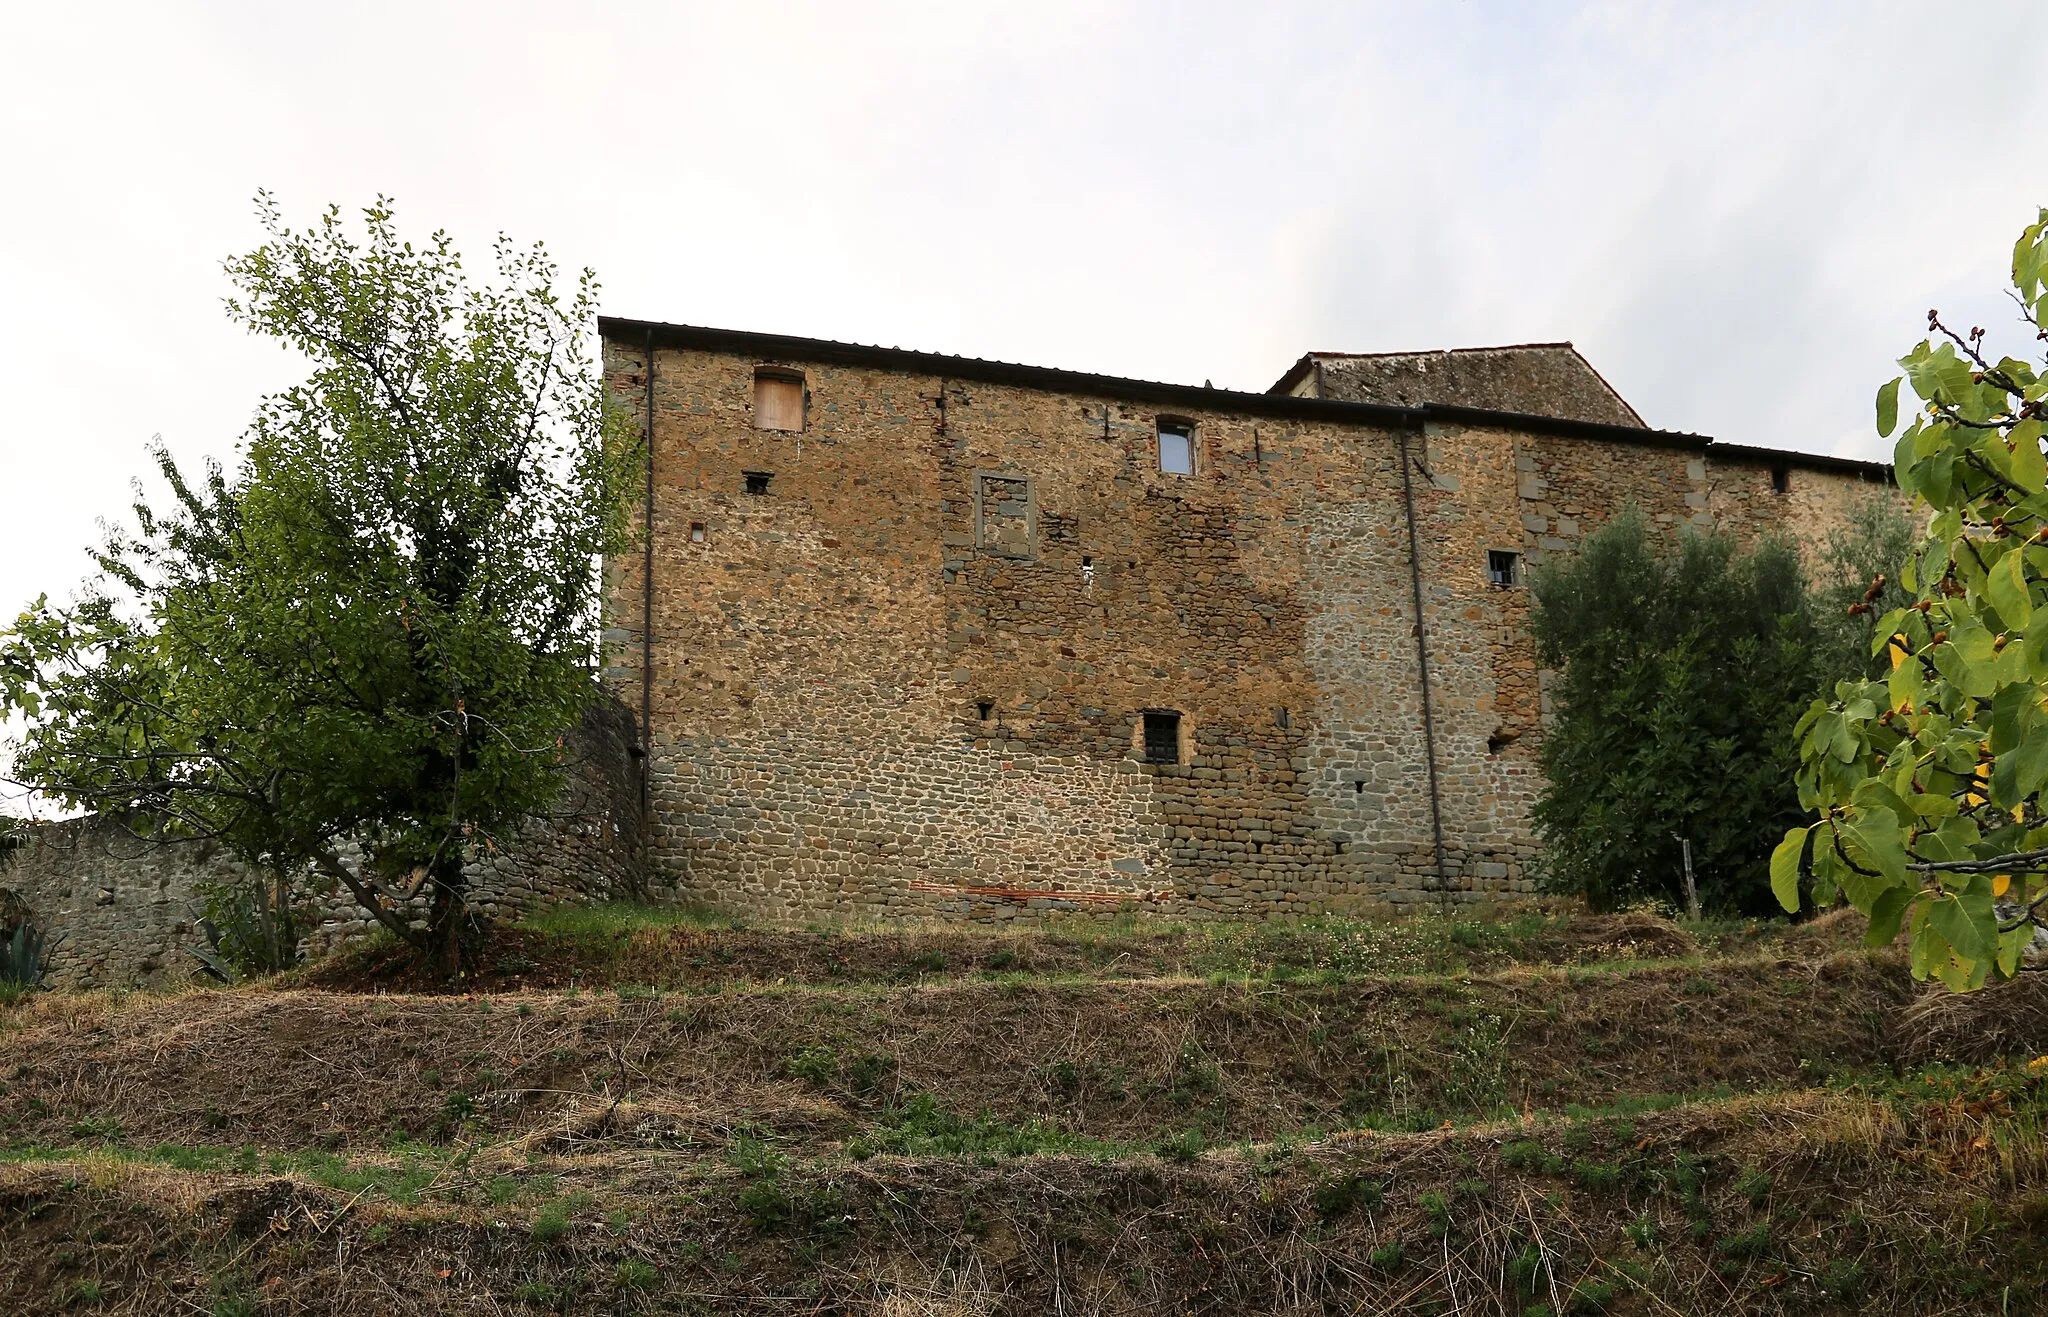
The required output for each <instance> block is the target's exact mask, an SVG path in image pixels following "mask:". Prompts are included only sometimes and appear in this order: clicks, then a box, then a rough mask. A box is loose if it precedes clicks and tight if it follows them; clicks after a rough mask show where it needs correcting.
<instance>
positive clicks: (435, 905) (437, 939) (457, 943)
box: [427, 846, 469, 979]
mask: <svg viewBox="0 0 2048 1317" xmlns="http://www.w3.org/2000/svg"><path fill="white" fill-rule="evenodd" d="M432 881H433V884H434V897H433V900H432V901H431V902H430V903H429V905H428V907H427V944H428V947H429V949H430V951H429V954H431V955H432V956H433V961H434V968H435V969H437V970H439V971H440V972H441V973H442V974H445V975H447V976H448V977H449V978H451V979H452V978H454V977H456V976H457V975H459V974H460V973H462V943H463V934H464V932H465V931H466V928H467V925H468V923H469V905H468V902H467V901H465V900H464V899H463V898H464V895H465V887H466V884H467V881H468V880H467V878H466V877H465V875H464V874H463V872H462V853H461V850H460V848H459V847H453V846H451V847H449V848H448V853H447V854H445V855H443V856H442V857H441V858H440V859H439V860H437V861H436V862H435V864H434V870H433V874H432Z"/></svg>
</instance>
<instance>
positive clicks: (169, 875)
mask: <svg viewBox="0 0 2048 1317" xmlns="http://www.w3.org/2000/svg"><path fill="white" fill-rule="evenodd" d="M565 741H566V748H567V750H568V759H567V763H566V765H565V772H564V778H563V783H564V784H563V790H562V794H561V796H560V798H559V799H558V800H557V802H556V804H555V806H554V807H553V809H552V810H551V812H550V813H549V815H548V816H547V817H545V818H539V819H533V820H529V821H528V822H526V823H525V824H524V825H522V827H521V828H520V829H519V832H518V835H517V838H516V840H514V841H513V842H512V843H511V844H510V845H508V846H507V847H505V848H504V849H503V850H502V851H500V850H494V849H480V850H479V851H478V852H477V853H476V854H474V855H472V857H471V858H470V862H469V874H470V879H471V883H472V888H471V891H470V903H471V905H472V906H473V907H474V908H475V909H477V910H479V911H480V912H482V913H484V914H486V915H489V916H492V917H497V918H514V917H517V916H518V915H519V914H521V913H523V912H525V911H528V910H535V909H541V908H544V907H547V906H551V905H563V904H577V903H581V902H585V901H596V900H605V899H609V898H611V897H614V896H624V895H629V894H640V892H641V889H640V885H639V884H640V874H641V872H642V861H641V839H640V830H639V817H640V811H639V773H638V766H637V763H636V761H635V760H634V759H633V756H632V750H633V748H634V746H635V745H636V737H635V724H634V721H633V718H632V715H631V714H630V713H629V712H627V710H626V709H625V708H623V707H622V706H620V705H619V704H617V703H616V702H615V701H610V700H605V701H600V702H598V703H595V704H593V705H592V706H591V707H590V709H589V710H588V711H587V712H586V714H585V716H584V719H583V722H582V724H581V725H580V726H579V727H577V728H576V729H575V730H574V731H573V733H572V734H571V735H569V736H568V737H567V738H565ZM25 834H26V845H25V846H24V847H23V848H22V849H20V850H19V851H17V852H16V854H15V855H14V857H13V862H12V863H11V864H10V865H9V866H8V867H7V868H6V869H5V870H0V887H4V888H7V889H9V890H12V891H14V892H16V893H18V894H19V895H20V897H21V899H22V900H23V901H24V902H25V903H26V904H27V905H28V907H29V909H30V910H31V911H32V912H33V913H34V915H35V918H36V921H37V922H38V923H39V924H40V925H41V926H42V927H43V928H44V929H45V930H46V932H47V933H48V936H49V938H50V945H49V947H48V950H47V953H46V956H45V963H46V966H47V975H48V977H47V982H48V983H49V984H50V985H51V986H53V987H64V988H95V987H112V986H148V985H160V984H167V983H179V982H184V981H186V980H187V979H189V978H191V977H192V975H193V973H194V972H195V971H196V970H198V968H199V961H198V960H197V958H195V957H194V956H193V955H192V954H191V953H190V952H189V951H187V950H186V949H185V948H187V947H193V946H204V945H205V939H204V937H203V936H202V934H201V932H200V930H199V928H198V924H197V921H198V918H199V915H200V913H201V908H202V906H203V905H204V899H203V897H202V895H201V892H200V889H201V888H202V887H203V886H206V885H209V884H214V883H220V882H224V881H234V880H236V879H238V878H239V877H241V876H242V875H241V871H240V869H239V867H238V866H237V865H236V864H235V863H234V861H232V860H231V859H229V858H228V857H227V856H226V855H224V854H222V853H220V851H219V849H218V848H217V847H215V846H213V845H211V844H210V843H204V842H171V843H162V842H152V841H145V840H143V839H141V838H138V837H137V836H136V835H135V834H134V833H133V832H132V831H131V830H130V829H128V828H126V827H124V826H123V825H122V824H121V823H120V822H119V821H118V820H114V819H108V818H85V819H71V820H65V821H62V822H52V823H39V824H31V825H28V826H27V827H26V829H25ZM656 895H661V893H656ZM316 908H317V909H318V910H319V911H320V915H319V923H318V924H317V926H316V927H315V928H314V929H313V931H312V932H311V933H310V934H309V935H308V937H307V938H306V940H305V942H304V943H303V944H302V945H303V946H304V947H305V948H306V949H307V950H309V951H317V950H326V949H331V948H332V947H335V946H338V945H340V944H341V943H343V942H346V941H347V940H349V939H350V938H352V937H358V936H361V935H362V934H364V933H366V932H368V931H369V930H370V929H371V928H373V927H374V926H375V921H374V920H372V918H371V917H370V914H369V912H368V911H366V910H364V909H362V908H361V907H360V906H358V905H356V904H355V902H354V901H353V899H351V898H350V897H349V896H348V894H347V893H346V892H345V891H342V892H338V893H336V894H333V895H330V896H328V897H326V898H323V899H321V900H319V901H317V902H316Z"/></svg>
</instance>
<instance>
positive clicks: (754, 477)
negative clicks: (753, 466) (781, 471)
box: [740, 471, 775, 495]
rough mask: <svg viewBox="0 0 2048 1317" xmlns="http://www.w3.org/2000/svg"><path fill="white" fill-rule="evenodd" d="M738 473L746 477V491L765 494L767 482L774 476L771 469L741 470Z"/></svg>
mask: <svg viewBox="0 0 2048 1317" xmlns="http://www.w3.org/2000/svg"><path fill="white" fill-rule="evenodd" d="M740 474H741V475H743V476H745V477H746V478H747V492H748V493H749V494H756V495H759V494H766V493H767V492H768V482H769V481H770V480H773V479H774V478H775V473H774V472H773V471H742V472H740Z"/></svg>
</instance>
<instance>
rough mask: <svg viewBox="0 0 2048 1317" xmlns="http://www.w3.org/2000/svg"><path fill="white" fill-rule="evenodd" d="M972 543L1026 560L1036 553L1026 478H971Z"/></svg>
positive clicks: (1034, 517)
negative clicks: (973, 533) (973, 490)
mask: <svg viewBox="0 0 2048 1317" xmlns="http://www.w3.org/2000/svg"><path fill="white" fill-rule="evenodd" d="M975 484H976V485H977V487H978V490H977V493H976V495H975V507H974V529H975V540H976V542H977V543H979V544H980V545H981V547H982V548H984V549H987V550H989V551H990V552H991V553H1000V554H1002V555H1004V556H1005V557H1009V558H1029V557H1032V556H1034V555H1035V554H1036V553H1037V552H1038V526H1037V506H1036V505H1035V504H1034V503H1033V502H1032V498H1031V480H1030V478H1029V477H1027V476H1006V475H994V474H990V473H988V472H981V473H978V474H977V475H976V476H975Z"/></svg>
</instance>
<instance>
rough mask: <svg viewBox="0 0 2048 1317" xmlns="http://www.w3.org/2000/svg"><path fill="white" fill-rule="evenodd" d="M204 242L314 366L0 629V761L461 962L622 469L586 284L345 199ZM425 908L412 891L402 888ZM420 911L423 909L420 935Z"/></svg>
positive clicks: (550, 777)
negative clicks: (16, 743) (9, 742)
mask: <svg viewBox="0 0 2048 1317" xmlns="http://www.w3.org/2000/svg"><path fill="white" fill-rule="evenodd" d="M259 212H260V214H261V217H262V220H263V223H264V227H265V229H266V231H267V233H268V235H269V241H268V242H266V243H264V244H263V245H262V246H261V247H259V248H258V249H257V250H256V251H254V252H252V253H250V254H248V255H246V256H242V257H238V258H235V259H232V260H230V261H228V262H227V267H226V268H227V272H228V274H229V276H230V278H231V279H232V281H233V283H234V285H235V288H236V296H235V297H234V298H232V299H230V301H229V302H228V309H229V311H230V313H231V314H232V315H233V316H234V317H235V318H237V319H238V320H240V321H241V322H242V323H243V324H245V325H246V326H247V327H248V328H249V329H250V330H251V331H252V332H255V333H260V334H266V335H270V336H273V337H276V338H278V339H281V340H283V341H284V342H285V343H287V344H289V345H291V346H292V347H294V348H296V349H297V350H298V351H299V352H300V353H301V354H302V355H303V356H304V357H305V358H306V360H307V362H308V364H309V367H310V372H309V374H308V376H307V378H306V379H305V381H304V382H303V383H301V384H299V385H297V386H295V387H293V388H290V389H287V390H286V391H284V392H283V393H281V394H278V395H275V396H273V397H270V398H266V399H265V400H264V401H263V403H262V404H261V406H260V407H259V409H258V410H257V413H256V416H255V420H254V422H253V424H252V426H251V428H250V429H249V431H248V433H247V435H246V436H245V438H244V440H243V443H242V445H241V454H240V459H239V461H238V462H237V463H236V465H235V467H234V469H233V471H232V473H231V474H230V473H224V472H222V471H220V470H218V469H211V470H209V472H208V474H207V477H206V479H205V480H204V481H203V482H200V483H197V484H195V483H193V482H189V481H187V480H186V479H185V478H184V477H183V475H182V474H181V473H180V472H179V471H178V469H177V468H176V466H175V465H174V464H172V463H171V462H170V461H169V459H168V458H166V457H164V456H163V455H162V454H159V455H158V464H159V467H160V469H161V470H162V472H163V474H164V476H165V477H166V479H167V480H168V482H169V484H170V486H171V489H172V492H173V496H174V502H173V504H172V506H171V508H170V510H169V511H168V512H167V513H165V514H162V515H159V514H157V513H155V512H153V511H152V510H151V509H150V508H149V507H148V506H147V505H146V504H144V503H142V502H140V501H138V503H137V506H136V516H137V528H136V530H135V531H134V532H133V533H132V534H124V535H117V536H115V537H113V538H112V539H110V541H109V542H108V544H107V546H106V547H105V549H104V550H102V552H101V553H100V555H99V560H100V566H101V568H102V576H101V578H100V580H99V581H98V583H97V584H96V585H95V586H94V587H92V588H91V589H90V590H89V592H88V593H87V595H86V597H85V599H84V601H83V602H82V603H80V604H79V605H77V606H75V607H72V608H54V607H51V606H50V605H49V604H48V603H47V602H46V601H38V603H37V604H36V605H35V606H34V607H32V608H31V609H30V610H29V611H28V612H26V613H24V614H23V615H22V617H21V619H20V621H19V622H18V623H17V624H16V626H15V628H14V629H13V630H12V631H10V632H7V633H4V634H0V709H6V710H12V711H17V712H19V713H20V714H21V715H22V716H23V717H24V718H25V719H26V720H27V731H26V734H25V736H24V738H23V741H22V744H21V746H20V749H19V752H18V753H17V754H16V756H15V759H14V770H13V771H14V774H15V776H16V777H17V778H18V779H20V780H22V781H24V782H25V783H27V784H28V785H30V786H32V787H34V788H36V789H37V790H40V791H42V792H45V793H47V794H48V795H50V796H51V797H53V798H55V799H57V800H59V801H62V802H64V803H66V804H69V805H72V806H76V807H79V808H84V809H89V810H94V811H100V812H108V813H115V814H118V815H120V816H122V817H124V818H127V819H129V820H130V821H131V823H132V824H133V826H135V827H137V829H138V830H139V831H143V832H146V833H148V834H150V835H160V836H180V837H194V836H201V837H209V838H213V839H216V840H218V841H220V842H222V843H224V844H225V845H227V846H228V847H229V848H230V849H231V850H232V851H233V853H235V854H236V855H237V856H239V857H240V858H242V859H243V860H244V861H246V862H247V863H249V864H250V865H252V866H254V867H256V868H257V869H258V870H260V871H262V872H264V873H266V874H267V875H269V876H270V882H271V883H272V884H273V890H272V892H271V896H270V898H269V902H268V904H269V907H270V909H271V910H272V912H273V913H277V914H282V913H285V912H288V911H289V910H290V908H291V900H290V887H291V884H292V883H293V882H296V881H298V880H299V878H300V877H301V876H303V875H304V874H306V873H307V872H308V871H309V870H311V871H314V872H317V873H318V874H321V875H324V876H325V878H326V879H328V880H330V881H332V882H336V883H339V884H341V885H342V886H344V887H346V888H347V889H348V890H349V891H350V892H351V893H353V894H354V896H355V897H356V899H357V900H358V901H360V902H361V903H362V904H363V905H364V906H365V907H366V908H367V909H369V910H370V911H372V912H373V913H374V914H375V915H376V917H377V918H378V919H379V920H380V921H382V923H383V924H384V925H385V927H387V928H388V929H390V930H391V932H393V933H394V934H396V935H397V936H399V937H401V938H403V939H405V940H406V941H408V942H411V943H412V944H413V945H415V946H416V947H418V948H420V949H421V950H422V951H424V952H429V953H431V954H432V955H433V956H434V957H435V958H436V960H437V961H438V962H439V963H440V964H441V965H442V966H443V967H444V968H447V969H449V970H451V971H452V970H454V969H456V968H458V967H459V964H460V961H461V956H462V943H463V940H464V935H465V932H466V930H467V929H469V928H470V927H471V920H470V918H469V915H468V911H467V904H466V899H465V893H466V891H467V888H468V866H470V865H471V864H472V863H473V862H474V860H475V858H476V857H477V856H478V855H479V854H480V853H483V852H486V851H488V850H490V849H491V848H494V847H496V846H498V845H499V844H501V843H502V841H503V840H504V839H505V838H506V836H507V835H508V834H509V831H510V830H511V829H513V828H514V827H516V826H517V824H518V823H519V822H520V821H521V820H523V819H525V818H527V817H530V816H531V815H533V814H535V813H537V812H539V811H541V810H543V809H544V808H545V807H546V806H547V805H548V803H549V801H550V800H551V799H552V798H553V796H554V794H555V792H556V791H557V789H558V785H559V774H558V772H557V770H556V764H557V761H558V760H559V758H560V753H561V752H560V746H561V736H560V734H561V732H562V731H563V729H565V728H567V727H568V726H570V725H571V724H572V723H573V721H574V720H575V718H576V716H577V714H578V712H579V710H580V708H581V707H582V705H583V704H584V702H585V701H587V700H588V699H589V698H590V697H591V695H592V683H591V674H592V671H593V669H594V666H595V662H596V658H597V628H598V606H599V598H598V591H599V575H598V564H599V562H600V559H601V557H602V555H605V554H607V553H611V552H615V551H617V550H619V549H620V548H622V547H623V545H624V543H625V537H626V535H627V522H626V507H625V493H626V491H627V490H628V489H629V487H630V471H631V470H632V468H633V464H634V463H635V461H636V458H635V456H634V453H633V448H634V441H633V440H632V438H631V433H630V429H629V427H627V426H625V425H623V424H619V423H615V422H614V421H613V420H612V418H610V417H609V416H608V414H607V411H606V407H605V399H604V391H603V387H602V379H601V371H600V368H599V366H598V363H597V362H596V361H595V359H594V358H593V356H592V355H591V353H590V345H591V341H592V340H591V334H590V328H591V324H592V319H593V316H594V313H595V299H596V294H597V284H596V281H595V279H594V277H593V276H592V275H591V274H590V272H589V271H585V272H583V274H582V276H581V277H580V279H578V280H577V281H576V282H575V284H574V286H573V288H572V289H571V290H570V291H568V292H567V293H566V294H565V293H563V292H559V291H558V290H557V282H558V278H557V276H558V270H557V267H556V266H555V264H554V263H553V262H552V260H550V259H549V257H548V256H547V254H546V252H545V250H544V249H543V248H541V247H539V246H535V247H532V248H530V249H520V248H516V247H514V246H513V245H512V244H511V243H510V242H509V241H507V240H505V239H503V238H500V240H499V242H498V245H497V251H496V255H497V273H498V278H497V280H496V281H494V282H486V283H480V284H473V283H471V282H470V281H469V279H468V278H467V276H466V274H465V272H464V269H463V266H462V262H461V259H460V257H459V256H458V254H457V253H456V252H455V250H454V248H453V247H452V245H451V244H450V242H449V240H448V238H447V236H446V235H445V234H440V233H437V234H435V235H434V236H433V237H432V239H430V240H429V241H428V242H427V243H426V244H424V245H422V246H418V247H415V246H413V245H412V244H409V243H406V242H404V241H403V240H401V239H400V237H399V236H398V233H397V230H396V228H395V225H394V222H393V217H392V212H391V209H390V207H389V205H388V204H387V203H386V202H385V201H384V200H383V199H381V198H380V199H379V201H378V203H377V204H376V205H375V206H372V207H370V208H368V209H367V210H365V212H364V226H363V228H364V232H363V237H362V238H361V239H360V240H359V239H357V238H355V237H352V236H351V234H350V232H349V230H348V228H347V226H345V225H344V223H343V221H342V217H341V214H340V212H339V210H338V209H332V208H331V209H329V210H328V211H327V212H326V213H325V214H324V215H323V216H322V217H321V219H320V221H319V222H318V223H317V224H316V225H314V226H313V227H311V228H309V229H306V230H304V231H293V230H291V229H289V228H287V227H286V226H285V224H284V223H283V221H282V218H281V216H280V213H279V211H278V209H277V207H276V206H275V204H274V203H273V202H272V201H271V200H270V198H268V197H267V196H263V197H260V198H259ZM421 903H423V904H424V910H423V911H421V910H418V909H416V908H414V907H416V906H417V905H419V904H421ZM416 924H418V925H420V926H418V927H415V925H416Z"/></svg>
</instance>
